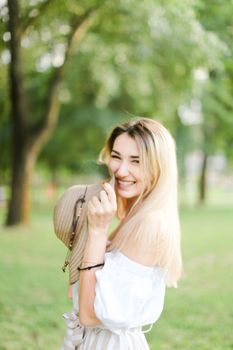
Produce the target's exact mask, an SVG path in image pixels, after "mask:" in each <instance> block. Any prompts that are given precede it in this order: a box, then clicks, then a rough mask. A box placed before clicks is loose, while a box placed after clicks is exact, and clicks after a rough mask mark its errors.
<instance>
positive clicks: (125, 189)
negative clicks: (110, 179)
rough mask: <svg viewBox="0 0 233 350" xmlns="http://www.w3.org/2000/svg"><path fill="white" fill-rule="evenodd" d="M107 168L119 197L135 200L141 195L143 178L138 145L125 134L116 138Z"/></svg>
mask: <svg viewBox="0 0 233 350" xmlns="http://www.w3.org/2000/svg"><path fill="white" fill-rule="evenodd" d="M108 167H109V171H110V173H111V174H113V175H114V176H115V179H116V191H117V193H118V195H119V196H120V197H122V198H125V199H132V198H135V199H136V198H137V197H138V196H139V195H140V194H141V193H142V191H143V176H142V169H141V166H140V157H139V150H138V145H137V143H136V141H135V140H134V139H133V138H132V137H130V136H129V135H128V134H127V133H123V134H121V135H119V136H118V137H117V138H116V140H115V142H114V144H113V148H112V151H111V158H110V161H109V164H108Z"/></svg>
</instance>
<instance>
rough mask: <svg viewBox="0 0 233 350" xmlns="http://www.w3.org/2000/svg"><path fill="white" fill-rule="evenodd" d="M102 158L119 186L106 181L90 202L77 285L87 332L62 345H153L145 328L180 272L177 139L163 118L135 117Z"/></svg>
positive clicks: (143, 348) (128, 349) (123, 348)
mask: <svg viewBox="0 0 233 350" xmlns="http://www.w3.org/2000/svg"><path fill="white" fill-rule="evenodd" d="M100 161H101V162H102V163H105V164H106V165H107V166H108V169H109V173H110V174H111V177H112V178H113V179H115V185H114V186H113V187H112V186H111V185H110V184H109V183H105V184H104V185H103V190H101V191H100V192H99V193H98V194H97V195H94V196H93V197H91V198H90V200H89V202H88V204H87V219H88V233H87V241H86V245H85V249H84V253H83V258H82V263H81V265H80V266H78V270H79V272H80V277H79V282H78V283H75V284H74V285H73V291H74V292H75V294H73V298H74V299H75V302H76V304H78V309H79V317H80V322H81V325H82V326H83V327H84V333H83V334H84V336H83V339H82V342H81V344H80V345H78V347H77V346H76V347H73V348H72V347H66V346H65V345H64V347H63V349H65V350H66V349H67V350H68V349H76V350H77V349H78V350H98V349H99V350H100V349H101V350H114V349H117V350H135V349H138V350H148V349H149V347H148V344H147V342H146V339H145V336H144V331H143V330H142V327H143V326H147V325H152V324H153V323H155V322H156V321H157V320H158V318H159V317H160V315H161V312H162V310H163V305H164V297H165V287H166V285H167V286H176V285H177V281H178V279H179V277H180V275H181V267H182V262H181V252H180V229H179V216H178V210H177V165H176V153H175V143H174V140H173V138H172V136H171V135H170V133H169V132H168V130H167V129H166V128H165V127H164V126H163V125H162V124H160V123H159V122H157V121H155V120H152V119H148V118H136V119H133V120H131V121H129V122H128V123H125V124H122V125H119V126H117V127H116V128H114V129H113V131H112V132H111V134H110V136H109V137H108V140H107V142H106V144H105V146H104V148H103V150H102V152H101V154H100ZM115 215H116V216H117V217H118V218H119V224H118V226H117V227H116V229H115V230H114V231H113V232H112V233H111V234H110V236H109V235H108V230H109V226H110V224H111V221H112V219H113V217H114V216H115ZM76 292H78V297H77V296H75V295H76Z"/></svg>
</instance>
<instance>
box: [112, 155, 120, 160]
mask: <svg viewBox="0 0 233 350" xmlns="http://www.w3.org/2000/svg"><path fill="white" fill-rule="evenodd" d="M111 157H112V158H114V159H120V157H118V156H116V155H115V154H112V155H111Z"/></svg>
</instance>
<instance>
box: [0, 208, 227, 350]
mask: <svg viewBox="0 0 233 350" xmlns="http://www.w3.org/2000/svg"><path fill="white" fill-rule="evenodd" d="M181 219H182V220H181V221H182V245H183V255H184V275H183V278H182V280H181V282H180V284H179V288H178V289H168V290H167V296H166V302H165V308H164V312H163V314H162V316H161V318H160V320H159V321H158V322H157V324H155V325H154V327H153V330H152V331H151V332H150V333H149V334H148V335H147V338H148V341H149V344H150V348H151V350H170V349H173V350H174V349H177V350H178V349H179V350H207V349H211V350H223V349H224V350H225V349H226V350H230V349H233V335H232V319H233V306H232V293H233V286H232V279H233V271H232V268H231V266H232V262H233V254H232V253H233V252H232V226H233V218H232V208H231V207H216V205H214V206H212V207H211V206H207V207H203V208H194V207H193V208H184V209H182V213H181ZM1 232H2V233H1V235H0V249H1V265H0V280H1V284H0V329H1V332H0V350H44V349H50V350H56V349H59V346H60V344H61V341H62V338H63V335H64V323H63V320H62V313H63V312H64V311H66V310H69V309H70V308H71V302H70V300H68V299H67V296H66V292H67V281H68V275H67V274H63V273H62V272H61V266H62V263H63V260H64V257H65V252H66V249H65V248H64V246H63V245H62V243H61V242H60V241H59V240H58V239H57V238H56V236H55V234H54V232H53V227H52V210H51V209H50V210H49V209H46V210H44V209H42V208H40V209H38V210H36V211H34V212H33V219H32V223H31V224H30V226H29V227H27V228H23V227H21V228H18V229H2V228H1ZM103 350H104V349H103Z"/></svg>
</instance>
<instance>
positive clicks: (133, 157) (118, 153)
mask: <svg viewBox="0 0 233 350" xmlns="http://www.w3.org/2000/svg"><path fill="white" fill-rule="evenodd" d="M112 152H114V153H116V154H117V155H118V156H120V155H121V154H120V152H118V151H115V150H114V149H112ZM130 158H132V159H139V156H130Z"/></svg>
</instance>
